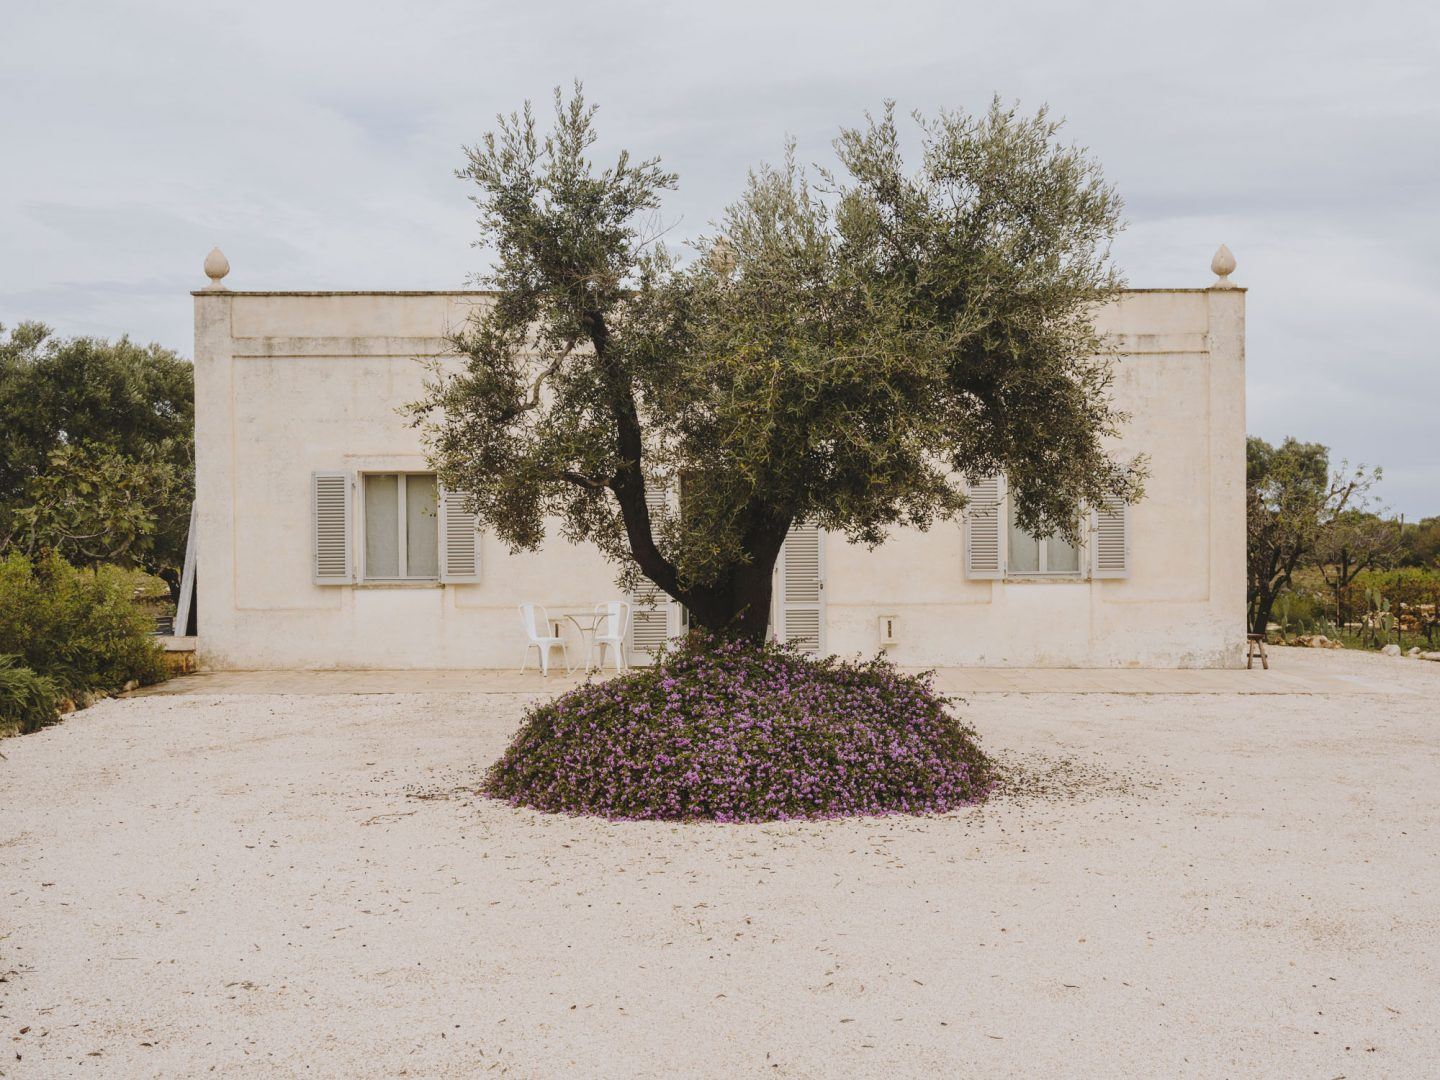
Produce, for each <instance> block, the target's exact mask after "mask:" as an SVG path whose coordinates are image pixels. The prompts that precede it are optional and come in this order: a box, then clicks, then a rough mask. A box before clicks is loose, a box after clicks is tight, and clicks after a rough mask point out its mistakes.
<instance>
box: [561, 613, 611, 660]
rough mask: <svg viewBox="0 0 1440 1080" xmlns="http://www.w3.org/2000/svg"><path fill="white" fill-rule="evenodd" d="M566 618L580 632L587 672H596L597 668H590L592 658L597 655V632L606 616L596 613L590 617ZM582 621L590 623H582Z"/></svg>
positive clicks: (569, 616) (572, 616)
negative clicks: (586, 620)
mask: <svg viewBox="0 0 1440 1080" xmlns="http://www.w3.org/2000/svg"><path fill="white" fill-rule="evenodd" d="M565 618H567V619H569V620H570V621H571V622H572V623H574V624H575V629H576V630H579V631H580V642H581V644H583V645H584V646H585V670H586V672H587V673H588V672H591V671H594V670H595V668H593V667H591V666H590V658H591V657H592V656H594V655H595V632H596V631H597V630H599V629H600V620H602V619H604V618H605V614H604V613H603V612H594V613H592V614H589V615H566V616H565ZM582 619H588V620H589V621H588V622H582V621H581V620H582Z"/></svg>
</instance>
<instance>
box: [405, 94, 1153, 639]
mask: <svg viewBox="0 0 1440 1080" xmlns="http://www.w3.org/2000/svg"><path fill="white" fill-rule="evenodd" d="M555 103H556V117H555V123H554V128H553V130H552V131H551V132H550V133H549V134H548V135H545V136H544V137H541V136H539V135H537V131H536V124H535V120H534V116H533V113H532V111H531V109H530V107H529V106H528V105H527V106H526V108H525V110H524V111H523V112H522V113H519V114H512V115H511V116H509V117H508V118H505V117H502V118H500V120H499V127H498V130H497V131H496V132H494V133H492V134H490V135H487V136H486V137H485V139H484V141H483V142H482V143H480V144H479V145H478V146H476V147H474V148H472V149H469V150H468V151H467V155H468V162H467V164H466V166H465V168H464V169H462V170H461V171H460V173H459V175H460V176H461V177H462V178H465V179H468V180H470V181H473V182H474V184H475V185H476V188H477V191H476V192H475V193H474V195H473V196H472V198H473V200H474V202H475V204H476V205H477V206H478V208H479V210H480V218H479V220H480V225H481V230H482V243H486V244H488V245H490V246H491V247H493V250H494V252H495V257H496V263H495V267H494V270H493V272H492V273H490V274H488V275H487V276H485V277H484V278H483V279H481V284H483V285H485V286H486V287H487V288H489V289H492V290H493V291H494V296H493V302H492V303H490V304H489V305H488V306H486V307H485V308H484V309H483V310H482V311H481V312H480V313H479V314H478V315H477V316H476V317H475V318H474V319H473V320H471V321H470V322H469V323H468V324H467V325H466V326H464V327H463V328H460V329H459V330H457V332H456V333H455V334H454V335H453V340H452V343H453V347H454V351H455V354H456V357H453V358H451V359H450V361H449V363H448V364H446V363H445V362H443V361H442V363H441V364H439V365H437V367H436V369H435V371H434V374H433V377H432V379H431V381H430V383H429V385H428V390H427V395H426V397H425V398H424V400H422V401H420V402H417V403H416V404H415V406H414V415H415V419H416V422H417V423H418V424H420V425H422V427H423V428H424V429H425V431H426V434H427V440H428V445H429V448H430V454H431V458H432V460H433V462H434V464H435V466H436V468H437V469H438V471H439V474H440V477H441V481H442V482H443V483H444V484H445V485H446V486H447V487H449V488H450V489H452V490H455V491H463V492H466V493H468V496H469V498H470V500H471V504H472V507H473V509H474V510H475V512H476V513H477V515H478V518H479V520H480V522H481V523H482V524H483V525H484V526H485V527H487V528H489V529H492V530H494V532H495V533H496V534H497V535H498V536H499V537H500V538H501V539H502V540H503V541H505V542H506V543H507V544H508V545H510V547H511V548H512V549H517V550H519V549H533V548H535V547H537V546H538V545H540V544H541V543H542V541H543V540H544V538H545V535H546V528H547V521H548V522H556V523H558V528H559V531H560V532H561V534H562V535H564V536H565V537H566V538H567V539H569V540H572V541H577V542H579V541H588V542H591V543H594V544H595V545H597V546H598V547H599V548H600V550H601V551H602V552H603V553H604V554H605V555H606V556H607V557H608V558H609V559H610V560H612V561H613V562H614V563H615V564H616V565H617V566H618V567H619V576H620V578H621V583H622V586H624V587H632V586H633V585H634V584H635V583H636V581H637V580H638V578H639V576H640V575H643V576H644V577H646V578H649V579H650V580H651V581H653V582H654V583H655V584H656V585H657V586H659V587H660V588H661V589H662V590H664V592H666V593H667V594H669V595H670V596H671V597H674V598H675V599H676V600H678V601H679V602H681V603H682V604H684V605H685V606H686V607H687V608H688V609H689V612H690V616H691V619H692V621H693V622H694V623H696V624H698V625H699V626H702V627H705V628H708V629H711V630H716V631H724V632H732V633H738V634H741V635H744V636H748V637H752V638H758V637H761V636H763V635H764V633H765V630H766V623H767V618H768V614H769V610H770V601H771V575H772V569H773V567H774V564H775V561H776V558H777V557H778V554H779V552H780V549H781V545H782V543H783V541H784V539H785V536H786V533H787V532H788V531H789V529H790V527H791V526H792V525H793V524H794V523H795V522H797V521H810V522H814V523H816V524H818V525H820V526H821V527H823V528H825V529H827V530H831V531H833V532H836V533H839V534H843V535H844V536H845V537H847V538H848V539H850V540H852V541H855V542H859V543H863V544H867V545H875V544H879V543H881V542H882V541H883V540H884V539H885V537H886V535H887V533H888V532H889V531H890V530H892V529H893V528H896V527H899V526H912V527H917V528H922V529H923V528H928V527H929V526H931V525H932V524H934V523H935V522H937V521H942V520H947V519H952V518H954V517H955V516H956V515H957V514H959V513H960V512H961V511H962V510H963V509H964V507H965V506H966V491H967V484H968V483H969V482H972V481H975V480H977V479H979V478H982V477H985V476H989V475H994V474H997V473H1003V474H1004V475H1005V476H1006V477H1007V479H1008V482H1009V489H1010V491H1011V492H1012V493H1013V497H1014V500H1015V508H1016V513H1017V515H1018V517H1019V520H1020V522H1021V523H1022V524H1023V525H1024V526H1025V527H1026V528H1028V529H1030V530H1032V531H1034V532H1037V533H1040V534H1049V533H1055V532H1058V533H1061V534H1064V535H1067V536H1070V537H1072V538H1073V537H1074V536H1075V534H1076V531H1077V529H1078V527H1079V526H1078V522H1079V521H1080V514H1081V510H1082V508H1083V507H1084V506H1085V505H1087V504H1090V505H1093V504H1096V503H1098V502H1099V501H1101V500H1105V499H1111V498H1126V499H1134V498H1136V497H1138V496H1139V494H1140V490H1141V481H1142V478H1143V462H1141V461H1140V460H1138V459H1135V460H1128V461H1120V460H1117V459H1116V458H1115V457H1114V456H1113V454H1112V453H1111V451H1110V449H1109V447H1108V440H1109V438H1110V437H1111V436H1114V435H1115V434H1117V432H1118V429H1119V426H1120V425H1121V423H1122V422H1123V420H1124V417H1123V415H1122V414H1121V413H1119V412H1117V411H1116V409H1115V408H1114V406H1113V404H1112V401H1111V397H1110V392H1109V391H1110V383H1111V374H1110V366H1109V362H1108V359H1107V355H1106V348H1105V345H1104V343H1103V342H1102V341H1101V340H1100V338H1099V337H1098V336H1097V334H1096V331H1095V329H1094V327H1093V324H1092V317H1093V314H1094V312H1095V309H1096V307H1097V305H1100V304H1103V303H1105V302H1106V301H1107V300H1109V299H1111V298H1112V297H1113V295H1114V293H1115V291H1116V290H1117V289H1118V288H1119V284H1120V283H1119V279H1118V276H1117V274H1116V272H1115V270H1114V269H1113V268H1112V266H1111V265H1110V251H1109V248H1110V243H1111V240H1112V238H1113V237H1114V236H1115V234H1116V232H1117V231H1118V229H1119V227H1120V201H1119V199H1118V197H1117V196H1116V194H1115V192H1114V191H1113V189H1112V188H1111V187H1110V186H1108V185H1107V184H1106V183H1105V181H1104V179H1103V178H1102V176H1101V174H1100V170H1099V168H1098V167H1097V165H1096V164H1095V162H1094V161H1093V160H1091V158H1090V157H1089V156H1088V155H1087V154H1086V153H1085V152H1084V151H1083V150H1081V149H1077V148H1075V147H1072V146H1068V145H1064V144H1062V143H1061V142H1060V141H1059V138H1058V133H1059V124H1058V123H1057V122H1055V121H1053V120H1051V119H1050V118H1049V117H1048V116H1047V115H1046V114H1045V113H1044V112H1043V111H1042V112H1040V113H1038V114H1036V115H1033V116H1023V115H1020V114H1019V113H1018V112H1017V111H1015V110H1014V109H1007V108H1003V107H1001V106H1000V105H999V104H998V103H996V104H993V105H992V106H991V108H990V109H989V111H988V112H986V113H985V114H983V115H980V116H970V115H967V114H965V113H960V112H943V113H941V114H939V115H938V116H936V117H934V118H931V119H925V118H923V117H918V116H917V117H916V123H917V127H918V131H919V144H920V145H919V160H918V164H917V165H916V166H915V167H913V168H911V167H908V166H907V165H906V163H905V160H904V157H903V155H902V151H901V141H902V140H901V136H900V132H899V129H898V126H897V123H896V119H895V115H894V111H893V109H892V108H890V107H887V108H886V109H885V111H884V112H883V113H882V114H881V115H880V116H878V117H867V118H866V122H865V123H864V124H863V125H862V126H860V127H857V128H853V129H848V130H844V131H842V132H841V134H840V136H839V137H838V139H837V140H836V142H835V149H836V156H837V164H836V165H835V167H834V168H833V169H829V170H819V171H818V172H817V173H816V174H815V175H814V176H813V177H812V176H810V175H807V173H806V171H805V170H803V169H802V168H800V167H799V166H798V165H797V164H796V162H795V160H794V154H793V148H792V150H791V152H789V153H787V155H786V158H785V160H784V162H783V163H782V164H781V165H779V166H778V167H773V168H772V167H762V168H759V169H757V170H756V171H754V172H753V173H752V174H751V176H750V178H749V182H748V184H747V186H746V188H745V190H744V191H743V192H742V194H741V195H740V197H739V198H738V200H737V201H736V202H735V203H734V204H733V205H732V206H730V207H729V208H728V209H727V210H726V211H725V212H724V214H723V215H722V217H721V219H720V220H719V221H718V222H717V223H716V227H715V230H714V232H713V234H712V235H707V236H701V237H699V238H697V239H696V240H695V241H694V243H693V247H694V249H695V250H694V254H693V257H690V258H688V259H683V260H682V259H680V258H677V257H676V256H675V255H674V254H673V253H671V252H670V251H669V250H667V249H666V248H664V247H663V246H662V245H661V244H659V243H658V242H657V234H658V233H659V232H660V231H661V230H660V229H659V227H658V226H657V225H656V219H657V214H658V212H659V210H660V206H661V196H662V193H663V192H665V191H666V190H668V189H670V188H672V187H674V185H675V182H676V179H675V177H674V176H673V175H672V174H670V173H668V172H666V171H665V170H664V169H662V168H661V166H660V163H659V161H658V159H649V160H645V161H636V160H633V159H632V158H630V157H629V156H628V155H626V154H623V153H622V154H620V155H619V156H618V158H617V159H616V160H615V161H614V163H613V164H611V165H609V166H608V167H604V168H601V167H598V166H596V165H595V164H594V163H593V162H592V161H591V160H590V157H589V154H590V152H591V148H592V146H593V144H594V142H595V139H596V134H595V128H594V115H595V111H594V108H593V107H590V106H587V105H586V104H585V102H584V101H583V99H582V96H581V93H580V88H579V86H578V85H577V86H576V89H575V93H574V94H573V96H570V97H568V98H565V97H562V95H561V94H560V93H559V92H558V91H557V93H556V98H555ZM456 358H458V363H457V362H456ZM666 490H669V491H672V492H674V491H678V495H674V496H672V497H671V498H670V499H669V500H668V501H667V499H666V498H664V497H662V496H661V495H660V493H662V492H664V491H666ZM647 496H648V497H647Z"/></svg>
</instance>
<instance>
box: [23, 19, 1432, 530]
mask: <svg viewBox="0 0 1440 1080" xmlns="http://www.w3.org/2000/svg"><path fill="white" fill-rule="evenodd" d="M0 10H3V13H4V18H3V20H0V323H4V324H5V325H7V326H13V325H14V323H15V322H16V321H18V320H20V319H40V320H43V321H45V322H48V323H50V324H52V325H54V326H55V327H56V328H58V329H59V330H61V331H62V332H64V333H67V334H93V335H103V336H107V337H110V336H118V335H120V334H127V333H128V334H129V335H130V336H131V337H132V338H135V339H138V340H141V341H158V342H160V343H162V344H164V345H167V346H170V347H172V348H175V349H177V350H179V351H180V352H181V353H183V354H184V355H186V356H189V355H190V354H191V352H192V345H191V342H192V337H191V301H190V297H189V295H188V294H189V290H191V289H192V288H196V287H198V286H199V285H202V284H203V283H204V281H205V279H204V276H203V274H202V273H201V269H200V267H201V263H202V261H203V260H204V257H205V254H206V252H207V251H209V249H210V248H211V246H212V245H215V244H218V245H219V246H220V247H221V248H222V249H223V250H224V251H225V253H226V255H228V256H229V258H230V262H231V265H232V267H233V269H232V272H231V275H230V277H229V279H227V282H226V283H227V284H228V285H230V286H231V287H233V288H236V289H363V288H403V289H430V288H434V289H447V288H460V287H464V285H465V284H466V279H467V277H468V275H470V274H472V273H474V272H475V271H477V270H481V269H483V264H484V256H483V253H481V252H479V251H476V250H474V249H472V248H471V247H470V241H471V240H472V239H473V238H474V236H475V227H474V224H473V214H472V209H471V207H470V205H469V204H468V202H467V201H466V194H467V192H466V189H465V187H464V185H463V184H462V183H461V182H460V181H457V180H455V179H454V178H453V170H454V169H455V167H456V166H457V165H459V164H460V162H461V151H460V147H461V145H462V144H465V143H472V142H474V141H476V140H477V139H478V138H479V137H480V135H481V134H483V133H484V132H485V131H486V130H488V129H489V128H490V127H491V126H492V119H493V117H494V114H495V113H496V112H498V111H501V110H504V111H507V112H508V111H509V110H511V109H513V108H515V107H517V106H518V105H520V103H521V102H523V100H524V99H525V98H527V97H529V98H534V99H536V100H537V102H540V103H545V104H546V105H547V106H548V100H549V95H550V92H551V89H552V88H553V87H554V86H555V85H556V84H557V83H565V84H568V83H569V82H570V81H571V80H572V79H573V78H575V77H579V78H582V79H583V80H584V81H585V84H586V89H587V93H588V95H589V96H590V97H591V99H592V100H594V101H595V102H597V103H598V104H599V105H600V106H601V113H600V118H601V131H602V135H603V137H604V139H605V140H606V143H607V144H609V145H608V147H607V149H609V148H613V147H618V146H621V145H623V146H626V147H629V148H630V149H631V150H633V151H634V152H635V153H637V154H640V155H649V154H659V155H661V156H662V158H663V159H664V161H665V163H666V164H667V165H668V166H669V167H670V168H672V169H674V170H675V171H677V172H678V173H679V174H680V185H681V186H680V190H679V191H678V192H677V193H675V195H674V196H673V197H672V198H671V199H670V201H669V202H668V203H667V206H666V219H667V220H668V221H670V222H672V223H674V226H675V228H674V231H673V233H672V234H671V235H672V236H675V237H683V236H685V235H686V234H689V233H693V232H698V231H701V230H703V229H704V228H705V227H706V226H707V224H708V223H709V222H710V221H712V220H713V219H714V218H715V217H716V216H717V215H718V213H719V211H720V209H721V207H722V206H723V205H724V204H725V203H726V202H727V201H729V200H730V199H732V198H733V197H734V195H735V194H736V193H737V192H738V190H739V187H740V185H741V183H742V181H743V179H744V175H745V170H746V169H747V167H748V166H750V165H752V164H753V163H755V162H758V161H760V160H765V159H771V160H773V159H775V158H776V157H777V156H779V153H780V150H781V147H782V144H783V141H784V139H785V137H786V135H793V136H794V137H795V138H796V140H797V141H798V144H799V153H800V156H801V158H802V160H805V161H812V162H813V161H822V162H823V161H827V160H829V155H830V139H831V138H832V137H833V136H834V134H835V132H836V130H837V128H838V127H840V126H841V125H844V124H853V123H855V122H857V121H859V120H860V118H861V115H862V113H863V112H864V110H866V109H875V108H878V107H879V106H880V105H881V103H882V102H883V101H884V99H886V98H894V99H896V101H897V102H898V104H899V106H900V107H901V109H902V110H910V109H914V108H919V109H923V110H933V109H935V108H937V107H939V106H947V107H954V108H964V109H970V110H976V109H982V108H984V107H985V106H986V104H987V103H988V101H989V99H990V97H991V95H992V94H996V93H998V94H1000V95H1001V96H1002V97H1003V98H1005V99H1009V100H1018V101H1019V102H1020V103H1021V104H1022V105H1023V106H1025V107H1027V108H1032V107H1034V106H1038V105H1040V104H1042V103H1048V104H1049V105H1050V106H1051V107H1052V109H1053V110H1054V111H1055V112H1057V113H1059V114H1061V115H1063V116H1065V117H1066V118H1068V121H1069V123H1068V128H1067V132H1068V136H1069V138H1070V139H1072V140H1073V141H1076V142H1079V143H1082V144H1084V145H1087V146H1089V147H1090V148H1091V149H1092V150H1093V151H1094V152H1095V153H1096V154H1097V155H1098V156H1099V158H1100V160H1101V161H1102V162H1103V164H1104V167H1105V171H1106V174H1107V175H1108V177H1109V178H1110V179H1111V180H1112V181H1113V182H1114V183H1115V184H1116V185H1117V186H1118V187H1119V189H1120V191H1121V193H1122V194H1123V196H1124V197H1125V200H1126V207H1127V218H1128V220H1129V222H1130V225H1129V229H1128V230H1127V232H1126V233H1125V234H1124V236H1123V237H1122V238H1121V241H1120V243H1119V244H1118V246H1117V249H1116V256H1117V261H1118V262H1119V263H1120V265H1121V266H1122V267H1123V269H1124V270H1125V273H1126V276H1127V278H1128V280H1129V282H1130V283H1131V284H1133V285H1136V286H1204V285H1206V284H1208V283H1209V282H1210V281H1211V280H1212V275H1211V274H1210V273H1209V263H1210V256H1211V254H1212V253H1213V252H1214V250H1215V248H1216V247H1217V246H1218V245H1219V244H1220V243H1221V242H1222V241H1224V242H1226V243H1228V244H1229V245H1230V248H1231V249H1232V250H1233V251H1234V253H1235V256H1236V259H1237V260H1238V263H1239V267H1238V269H1237V270H1236V272H1235V274H1234V278H1235V280H1236V281H1238V282H1239V283H1241V284H1243V285H1246V286H1248V287H1249V289H1250V293H1249V298H1248V299H1249V324H1248V330H1249V352H1248V356H1249V404H1248V409H1249V428H1250V431H1251V433H1252V434H1258V435H1263V436H1265V437H1267V438H1271V439H1277V438H1279V437H1282V436H1284V435H1287V434H1294V435H1296V436H1299V437H1301V438H1305V439H1311V440H1319V441H1322V442H1325V443H1327V444H1328V445H1330V446H1331V447H1332V449H1333V452H1334V456H1335V457H1336V458H1340V457H1346V458H1349V459H1350V460H1351V461H1365V462H1369V463H1379V464H1382V465H1383V466H1384V467H1385V472H1386V479H1385V482H1384V485H1383V489H1382V496H1383V498H1384V501H1385V502H1386V503H1387V504H1388V505H1389V506H1390V508H1391V509H1393V510H1395V511H1397V512H1404V513H1405V514H1406V515H1407V517H1410V518H1414V517H1417V516H1419V515H1421V514H1436V513H1440V437H1437V430H1440V363H1437V360H1440V355H1437V353H1440V347H1437V340H1440V337H1437V335H1440V300H1437V295H1440V70H1437V67H1440V15H1437V11H1440V6H1437V5H1436V4H1434V3H1433V0H1432V2H1430V3H1418V2H1417V3H1400V2H1379V3H1375V2H1366V3H1355V2H1353V0H1352V2H1347V3H1343V4H1338V3H1337V4H1327V3H1317V2H1315V0H1307V2H1304V3H1273V2H1260V0H1248V2H1246V3H1238V4H1231V3H1205V2H1203V0H1193V2H1188V3H1184V4H1178V3H1175V4H1172V3H1166V2H1161V0H1149V2H1137V3H1126V4H1109V5H1107V4H1103V3H1097V2H1093V0H1092V2H1089V3H1075V2H1074V0H1066V2H1063V3H1038V2H1013V0H1012V2H1007V3H984V4H965V3H956V2H935V3H922V2H907V0H889V2H887V3H875V2H874V0H865V2H863V3H853V2H849V0H826V2H824V3H808V4H798V3H785V2H783V0H767V2H764V3H750V2H740V3H737V2H733V0H729V2H723V0H722V2H715V3H710V4H705V5H698V4H688V3H681V2H678V0H671V2H668V3H640V2H633V3H596V2H588V3H581V2H565V3H548V4H547V3H536V4H523V3H506V4H487V3H483V2H476V0H466V2H456V3H450V2H432V3H427V2H425V0H408V2H405V3H400V2H392V3H384V4H379V3H369V4H367V3H363V2H360V0H347V2H345V3H309V2H306V0H286V2H284V3H273V2H269V0H247V2H245V3H227V4H223V5H222V4H211V3H204V2H197V0H183V2H182V0H173V2H172V0H148V2H147V0H128V2H121V3H116V2H114V0H107V2H98V0H91V2H85V3H79V2H70V0H0Z"/></svg>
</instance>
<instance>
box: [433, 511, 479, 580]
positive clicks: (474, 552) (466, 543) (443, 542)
mask: <svg viewBox="0 0 1440 1080" xmlns="http://www.w3.org/2000/svg"><path fill="white" fill-rule="evenodd" d="M469 498H470V497H469V495H467V494H466V493H465V492H463V491H448V490H446V489H445V488H441V489H440V580H441V581H443V582H445V583H446V584H450V585H459V584H463V583H465V582H475V581H479V580H480V532H479V527H478V524H477V522H476V520H475V515H474V514H473V513H472V512H471V511H470V509H469V508H468V506H467V505H466V504H467V503H468V501H469Z"/></svg>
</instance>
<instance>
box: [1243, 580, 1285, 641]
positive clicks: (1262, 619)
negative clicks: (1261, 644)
mask: <svg viewBox="0 0 1440 1080" xmlns="http://www.w3.org/2000/svg"><path fill="white" fill-rule="evenodd" d="M1279 592H1280V590H1279V589H1261V590H1260V592H1259V594H1258V595H1257V596H1256V597H1255V613H1254V615H1253V616H1252V617H1251V623H1250V632H1251V633H1252V634H1263V633H1265V628H1266V627H1267V626H1269V625H1270V609H1271V608H1273V607H1274V606H1275V597H1276V596H1278V595H1279Z"/></svg>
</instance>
